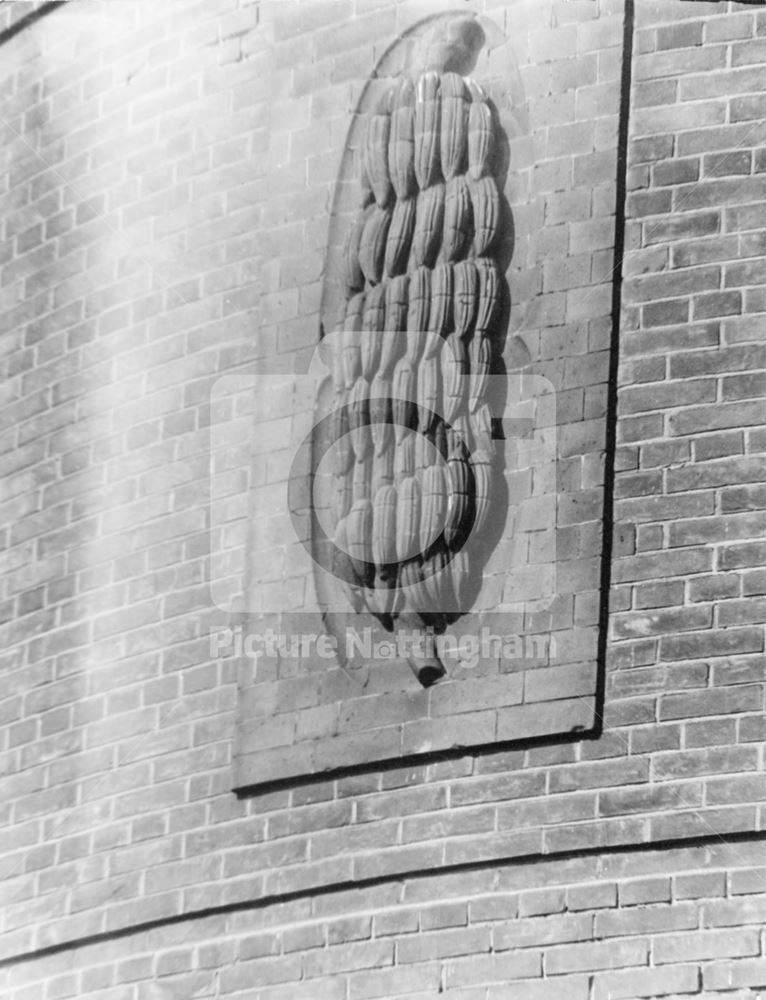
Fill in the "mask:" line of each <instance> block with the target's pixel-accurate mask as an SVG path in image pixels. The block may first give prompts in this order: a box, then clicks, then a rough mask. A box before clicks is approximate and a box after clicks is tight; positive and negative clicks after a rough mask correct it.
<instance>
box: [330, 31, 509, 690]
mask: <svg viewBox="0 0 766 1000" xmlns="http://www.w3.org/2000/svg"><path fill="white" fill-rule="evenodd" d="M475 30H476V25H475V22H474V21H473V20H471V19H470V18H454V19H452V21H448V22H446V28H445V30H444V31H443V32H442V35H441V36H440V37H437V38H436V40H435V41H433V42H432V44H431V47H430V49H429V51H428V53H427V55H426V58H425V66H424V71H423V72H421V73H420V74H419V75H416V76H412V77H411V76H408V75H404V76H402V77H400V78H399V79H395V80H392V81H391V82H390V84H389V86H388V87H387V89H386V90H385V92H384V93H383V94H382V96H381V97H380V98H379V100H378V101H377V103H376V105H375V107H374V108H373V109H372V111H371V113H370V114H368V115H367V121H366V132H365V136H364V140H363V143H362V147H361V156H360V160H361V164H360V166H361V169H360V174H361V179H360V188H361V198H360V207H359V210H358V214H357V218H356V219H355V220H354V221H353V222H352V223H351V225H350V226H349V228H348V231H347V235H346V240H345V245H344V249H343V267H342V274H343V279H344V281H345V298H346V305H345V319H344V320H343V323H342V331H341V334H340V336H339V337H338V336H335V337H334V338H332V343H333V351H334V354H335V355H338V356H335V357H333V360H332V369H333V373H334V375H333V391H334V399H333V409H334V411H335V413H336V414H338V416H337V417H336V418H335V425H334V427H333V434H334V435H339V436H340V435H343V434H347V435H348V437H347V443H346V444H342V443H340V440H339V437H336V438H335V440H336V442H337V447H336V449H335V465H334V475H335V480H336V497H337V506H336V509H335V522H336V523H335V529H334V537H333V543H334V548H335V550H336V553H338V555H337V557H336V558H335V560H334V572H335V573H336V574H337V575H339V576H341V578H342V579H343V580H344V582H345V584H346V585H347V588H348V592H349V596H350V598H351V602H352V605H353V606H354V607H355V608H357V609H358V608H366V609H367V610H368V611H370V612H371V613H373V614H374V615H376V616H377V617H378V619H379V620H380V621H381V622H382V623H383V625H384V626H385V627H386V628H389V629H390V628H392V627H393V623H394V621H395V620H396V619H397V618H404V619H406V620H408V621H409V620H411V618H412V617H413V616H419V619H420V620H421V621H422V622H424V623H425V624H427V625H429V626H431V627H432V628H434V629H435V630H437V631H438V630H441V629H443V628H444V627H446V625H447V624H449V623H450V622H452V621H454V620H455V619H456V618H457V617H458V616H459V614H460V611H461V609H462V604H461V602H462V600H463V598H464V596H465V591H466V580H467V577H468V575H469V574H471V573H474V574H476V573H479V574H480V573H481V565H477V561H480V559H481V556H480V555H478V556H477V550H476V549H472V550H471V552H470V554H469V553H467V552H466V551H464V546H465V542H466V539H467V538H468V537H469V535H471V533H472V532H473V533H474V534H475V533H480V532H482V531H483V530H484V529H485V527H486V524H487V519H488V516H489V511H490V507H491V503H492V493H493V488H492V483H493V468H492V454H493V451H492V440H491V418H490V411H489V407H488V404H487V398H486V396H487V384H488V378H489V375H490V373H491V372H492V369H493V363H494V359H495V354H496V350H497V347H498V343H497V342H498V336H499V329H498V325H499V316H500V311H501V308H500V307H501V303H502V297H503V294H504V287H505V279H504V277H503V275H502V272H501V270H500V268H499V266H498V261H497V260H496V259H495V257H494V256H493V248H494V247H495V245H496V242H497V237H498V233H499V229H500V224H501V223H500V220H501V203H500V195H499V193H498V187H497V182H496V178H495V175H494V173H493V169H494V162H493V148H494V140H495V130H496V124H495V119H494V117H493V113H492V108H491V106H490V103H489V100H488V98H487V96H486V94H485V92H484V91H483V90H482V87H481V85H480V84H479V83H478V82H477V81H476V80H474V79H471V78H470V77H467V76H463V75H461V74H460V73H459V72H455V71H454V68H453V67H455V66H460V65H461V62H462V61H463V56H464V54H465V53H466V52H468V51H469V50H470V47H471V45H472V43H473V42H472V33H474V32H475ZM343 553H345V554H346V556H347V557H344V555H343ZM414 669H416V673H417V674H418V676H419V678H420V680H421V681H422V682H423V683H424V684H429V683H432V682H433V681H434V680H436V679H438V677H439V676H440V675H441V674H442V673H443V667H442V666H441V664H440V663H438V661H436V662H433V663H429V664H427V665H426V666H425V667H424V665H423V663H422V662H420V663H419V664H418V665H417V668H415V667H414Z"/></svg>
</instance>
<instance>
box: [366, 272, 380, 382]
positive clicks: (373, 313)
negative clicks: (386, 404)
mask: <svg viewBox="0 0 766 1000" xmlns="http://www.w3.org/2000/svg"><path fill="white" fill-rule="evenodd" d="M385 325H386V308H385V289H384V288H383V286H382V285H376V286H375V288H372V289H370V291H369V292H368V293H367V298H366V299H365V303H364V313H363V314H362V334H361V345H360V358H361V365H362V374H363V375H364V377H365V378H366V379H367V381H368V382H369V381H371V380H372V378H373V377H374V375H375V372H376V371H377V370H378V366H379V364H380V348H381V342H382V337H381V333H382V332H383V330H384V329H385Z"/></svg>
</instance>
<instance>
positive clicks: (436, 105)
mask: <svg viewBox="0 0 766 1000" xmlns="http://www.w3.org/2000/svg"><path fill="white" fill-rule="evenodd" d="M439 82H440V81H439V74H438V73H434V72H430V73H424V74H423V75H422V76H421V77H420V78H419V80H418V83H417V90H416V92H415V131H414V135H415V177H416V178H417V182H418V187H419V188H420V190H421V191H424V190H425V189H426V188H428V187H430V186H431V185H432V184H434V183H435V182H436V181H437V180H438V179H439V177H440V176H441V171H440V168H439V133H440V131H441V98H440V94H439Z"/></svg>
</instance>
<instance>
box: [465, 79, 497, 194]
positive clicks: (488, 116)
mask: <svg viewBox="0 0 766 1000" xmlns="http://www.w3.org/2000/svg"><path fill="white" fill-rule="evenodd" d="M471 97H472V101H471V105H470V107H469V109H468V176H469V177H470V178H471V180H474V181H478V180H479V179H480V178H482V177H483V176H484V174H485V173H486V172H487V171H488V170H489V167H490V159H491V156H492V147H493V140H494V125H493V122H492V112H491V111H490V108H489V105H488V104H487V102H486V95H485V94H484V91H483V90H482V89H481V87H479V85H478V84H477V83H474V82H473V81H471Z"/></svg>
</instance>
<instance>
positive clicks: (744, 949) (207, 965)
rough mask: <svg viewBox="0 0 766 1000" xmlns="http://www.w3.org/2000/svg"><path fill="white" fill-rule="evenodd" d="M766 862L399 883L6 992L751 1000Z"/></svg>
mask: <svg viewBox="0 0 766 1000" xmlns="http://www.w3.org/2000/svg"><path fill="white" fill-rule="evenodd" d="M762 864H763V846H762V843H741V844H737V845H726V844H719V845H717V846H715V847H709V848H687V849H683V850H673V851H668V852H664V851H662V852H648V853H647V854H644V855H633V854H621V853H615V854H612V855H609V856H605V857H603V858H601V859H598V858H594V857H590V858H580V859H577V860H572V861H564V862H547V863H543V864H537V865H529V866H520V867H515V866H512V867H506V868H500V869H496V870H490V871H473V872H470V873H468V874H459V875H449V876H439V877H436V878H426V879H415V880H408V881H394V882H392V883H389V884H387V885H385V886H378V887H374V888H373V887H371V888H368V889H366V890H365V891H364V892H363V893H361V892H359V891H340V892H331V893H328V894H327V895H323V896H320V897H316V898H314V899H313V900H311V899H302V900H298V901H294V902H287V903H280V904H278V905H276V906H274V907H270V908H268V909H267V910H257V909H256V910H252V909H251V910H246V911H243V912H240V913H235V914H228V915H219V916H216V915H208V916H201V917H200V918H199V919H197V920H195V921H194V922H189V923H180V924H176V925H175V926H169V927H163V928H160V929H158V930H152V931H139V932H137V933H136V934H134V935H133V936H131V937H130V938H129V939H128V940H127V941H126V940H124V939H118V940H114V941H111V942H104V943H99V944H97V945H96V944H93V945H90V946H86V947H81V948H78V949H77V950H74V951H67V952H63V953H60V954H57V955H51V956H49V957H47V958H44V959H41V960H40V961H38V962H35V963H30V964H28V965H20V966H18V967H16V968H11V969H9V970H0V985H1V986H2V988H3V996H4V997H7V1000H27V998H30V997H41V996H43V993H42V992H41V991H42V989H43V988H44V986H43V984H45V989H46V992H45V996H46V997H78V998H87V1000H96V998H98V1000H123V998H129V1000H134V998H151V1000H176V998H178V1000H185V998H187V997H192V996H194V997H227V998H228V997H231V998H235V997H237V998H243V1000H244V998H248V1000H373V998H380V1000H398V998H404V997H407V998H408V1000H434V998H435V997H437V996H438V997H441V996H446V997H449V998H450V1000H509V998H510V997H520V998H523V1000H562V997H566V1000H570V998H571V1000H639V998H651V997H676V998H681V997H695V998H697V1000H711V998H713V997H721V996H725V997H727V998H728V1000H755V998H757V997H758V996H760V995H762V994H760V993H759V992H757V991H758V988H759V987H762V986H763V985H764V983H766V953H764V947H763V930H762V925H763V920H764V914H766V892H764V868H763V867H762ZM126 945H127V946H129V947H126ZM751 987H752V988H751Z"/></svg>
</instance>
